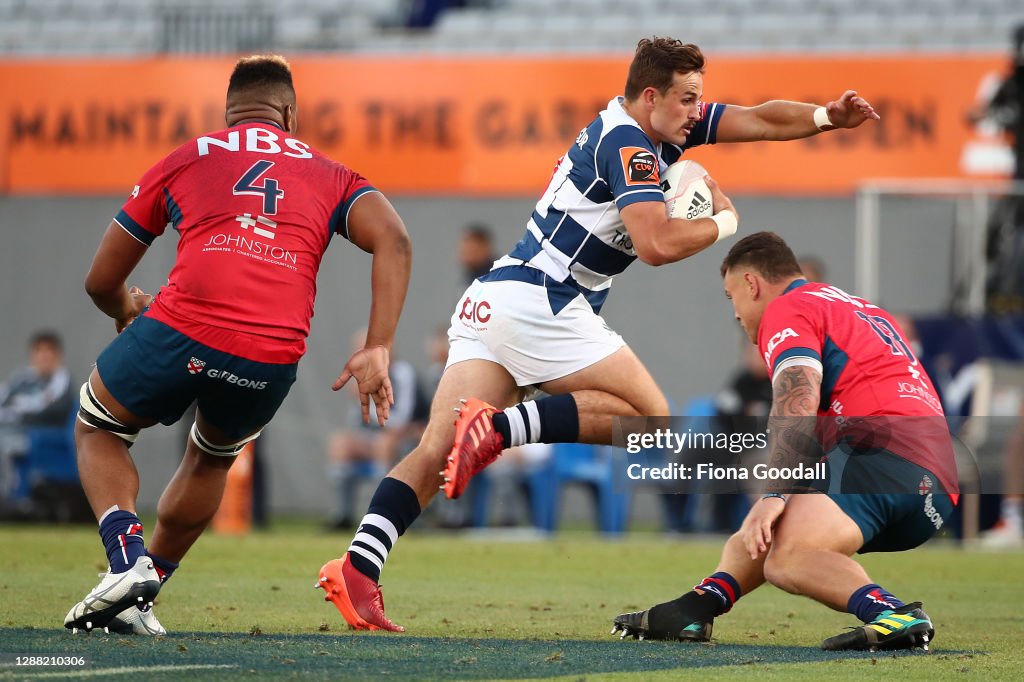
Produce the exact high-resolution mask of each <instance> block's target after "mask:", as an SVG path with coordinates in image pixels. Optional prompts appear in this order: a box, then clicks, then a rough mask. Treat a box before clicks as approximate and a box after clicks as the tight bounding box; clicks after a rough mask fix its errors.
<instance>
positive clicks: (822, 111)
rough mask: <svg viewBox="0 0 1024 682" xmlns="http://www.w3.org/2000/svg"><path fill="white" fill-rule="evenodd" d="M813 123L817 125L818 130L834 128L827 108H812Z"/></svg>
mask: <svg viewBox="0 0 1024 682" xmlns="http://www.w3.org/2000/svg"><path fill="white" fill-rule="evenodd" d="M814 125H816V126H818V130H832V129H833V128H835V125H834V124H833V123H832V119H830V118H829V117H828V109H826V108H825V107H818V108H817V109H815V110H814Z"/></svg>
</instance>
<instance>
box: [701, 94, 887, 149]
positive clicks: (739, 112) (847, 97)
mask: <svg viewBox="0 0 1024 682" xmlns="http://www.w3.org/2000/svg"><path fill="white" fill-rule="evenodd" d="M818 109H822V110H823V111H822V112H818V111H817V110H818ZM826 116H827V118H826ZM879 118H880V117H879V116H878V114H877V113H875V110H874V108H873V107H872V106H871V104H870V103H869V102H868V101H867V100H866V99H864V98H863V97H861V96H859V95H858V94H857V91H856V90H847V91H846V92H844V93H843V94H842V96H841V97H840V98H839V99H837V100H834V101H832V102H829V103H828V104H826V105H825V106H824V107H819V106H818V105H817V104H804V103H802V102H788V101H785V100H771V101H769V102H765V103H764V104H759V105H757V106H754V107H741V106H736V105H729V106H728V107H726V109H725V112H724V113H723V114H722V119H721V120H720V121H719V123H718V132H717V140H718V142H754V141H757V140H796V139H800V138H803V137H810V136H812V135H817V134H818V133H820V132H824V131H826V130H832V129H834V128H856V127H857V126H859V125H860V124H861V123H863V122H864V121H867V120H869V119H870V120H874V121H877V120H879Z"/></svg>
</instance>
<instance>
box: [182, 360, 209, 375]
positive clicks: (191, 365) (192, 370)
mask: <svg viewBox="0 0 1024 682" xmlns="http://www.w3.org/2000/svg"><path fill="white" fill-rule="evenodd" d="M203 367H206V363H205V362H203V361H202V360H200V359H199V358H197V357H191V358H189V359H188V364H187V365H185V369H187V370H188V373H189V374H199V373H200V372H202V371H203Z"/></svg>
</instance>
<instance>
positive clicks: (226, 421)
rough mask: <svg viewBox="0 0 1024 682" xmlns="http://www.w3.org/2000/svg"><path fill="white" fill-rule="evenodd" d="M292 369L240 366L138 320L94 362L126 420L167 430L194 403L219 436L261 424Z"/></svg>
mask: <svg viewBox="0 0 1024 682" xmlns="http://www.w3.org/2000/svg"><path fill="white" fill-rule="evenodd" d="M297 367H298V363H291V364H287V365H274V364H268V363H263V362H254V361H252V360H246V359H245V358H240V357H238V356H236V355H231V354H230V353H224V352H221V351H218V350H214V349H212V348H210V347H209V346H205V345H203V344H201V343H199V342H198V341H194V340H193V339H191V338H189V337H187V336H185V335H184V334H182V333H180V332H178V331H176V330H174V329H172V328H171V327H169V326H167V325H166V324H164V323H163V322H158V321H157V320H154V319H152V318H149V317H146V316H140V317H137V318H136V319H135V321H134V322H133V323H132V324H130V325H129V326H128V327H127V328H126V329H125V330H124V331H123V332H121V333H120V334H119V335H118V336H117V338H115V339H114V340H113V341H112V342H111V343H110V345H108V346H107V347H106V348H105V349H104V350H103V352H102V353H100V356H99V358H98V359H97V360H96V369H97V371H98V372H99V375H100V378H101V379H102V380H103V384H104V385H105V386H106V387H107V390H109V391H110V394H111V395H113V396H114V398H115V399H116V400H117V401H118V402H119V403H121V404H122V405H124V406H125V408H127V409H128V411H130V412H131V413H132V414H134V415H136V416H138V417H143V418H148V419H155V420H157V421H159V422H160V423H162V424H166V425H170V424H174V423H175V422H177V421H178V420H179V419H181V415H182V414H184V412H185V410H187V409H188V407H189V406H190V405H191V404H192V403H193V402H196V403H197V405H198V408H199V411H200V412H201V413H202V415H203V418H204V419H205V420H206V421H207V422H209V423H210V424H212V425H213V426H214V427H216V428H218V429H220V430H221V431H222V432H223V433H224V435H225V437H227V438H231V439H235V438H237V439H242V438H245V437H246V436H248V435H250V434H252V433H255V432H256V431H259V430H260V429H261V428H263V427H264V426H266V425H267V424H268V423H269V422H270V420H271V419H273V417H274V414H275V413H276V412H277V410H278V408H279V407H280V406H281V403H282V402H284V399H285V396H287V395H288V391H289V390H290V389H291V386H292V384H293V383H295V372H296V368H297Z"/></svg>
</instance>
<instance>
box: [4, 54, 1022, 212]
mask: <svg viewBox="0 0 1024 682" xmlns="http://www.w3.org/2000/svg"><path fill="white" fill-rule="evenodd" d="M629 59H630V55H620V56H610V57H608V56H605V57H593V58H590V57H564V58H562V57H514V58H502V57H497V56H487V57H480V56H473V57H443V58H440V57H438V58H433V57H432V58H410V57H394V58H388V57H373V58H359V57H334V56H331V57H300V58H296V59H294V60H292V66H293V69H294V74H295V82H296V89H297V90H298V93H299V117H298V121H299V129H298V136H299V137H300V138H302V139H303V140H304V141H306V142H308V143H309V144H311V145H313V146H314V147H315V148H317V149H319V150H320V151H322V152H324V153H326V154H327V155H329V156H331V157H333V158H335V159H337V160H339V161H341V162H343V163H345V164H346V165H348V166H350V167H352V168H354V169H356V170H358V171H359V172H361V173H362V174H364V175H365V176H366V177H367V178H369V179H370V181H371V182H372V183H373V184H375V185H376V186H378V187H379V188H380V189H382V190H384V191H385V192H390V193H394V194H460V195H536V194H538V193H540V192H541V191H542V190H543V188H544V185H545V183H546V182H547V180H548V178H549V177H550V174H551V170H552V168H553V167H554V165H555V163H556V162H557V160H558V158H559V157H560V156H561V155H562V154H563V153H564V152H565V151H566V149H567V148H568V146H569V145H570V144H571V143H572V141H573V140H574V139H575V138H576V135H577V133H578V132H579V130H580V129H581V128H582V127H583V126H585V125H586V124H587V123H589V122H590V121H591V120H592V119H593V117H594V116H595V115H596V114H597V112H598V111H600V110H601V109H603V108H604V107H605V105H606V103H607V102H608V100H609V99H611V98H612V97H613V96H615V95H617V94H620V93H621V91H622V87H623V83H624V80H625V76H626V69H627V67H628V64H629ZM1005 60H1006V58H1005V56H1004V55H996V54H993V55H970V56H964V55H948V56H942V55H938V56H936V55H929V56H875V57H870V58H857V57H852V56H851V57H824V56H801V57H782V56H764V57H760V56H759V57H752V56H751V57H746V56H745V57H726V56H721V57H716V56H713V55H712V56H711V57H710V59H709V62H708V68H707V72H706V76H705V84H704V95H705V99H706V100H707V101H716V102H727V103H733V104H739V105H744V106H750V105H754V104H758V103H760V102H763V101H765V100H769V99H792V100H798V101H804V102H817V103H824V102H826V101H828V100H831V99H835V98H837V97H838V96H839V95H840V94H841V93H842V92H843V90H845V89H847V88H853V89H856V90H858V92H860V93H861V94H862V95H863V96H865V97H866V98H867V99H868V100H869V101H871V102H872V104H873V105H874V106H875V108H876V110H877V111H878V112H879V113H880V114H881V116H882V120H881V121H880V122H877V123H868V124H865V125H863V126H862V127H861V128H859V129H856V130H852V131H838V132H833V133H828V134H825V135H821V136H817V137H814V138H810V139H807V140H800V141H796V142H766V143H756V144H732V145H716V146H713V147H700V148H698V149H694V150H692V151H691V152H689V153H688V158H693V159H696V160H698V161H700V162H701V163H702V164H704V165H705V166H706V167H707V168H708V169H709V171H710V172H711V173H712V174H713V175H714V176H715V177H716V179H718V181H719V182H720V183H721V184H722V186H723V187H724V188H725V189H726V190H727V191H729V192H747V193H750V192H755V193H756V192H765V193H778V192H782V193H788V194H813V193H831V194H835V193H847V192H850V191H852V190H853V188H854V187H855V186H856V184H857V183H858V182H859V181H860V180H862V179H865V178H885V177H892V178H896V177H899V178H908V177H915V178H937V177H957V176H966V175H967V171H966V170H965V158H966V155H967V154H968V150H969V148H971V145H972V144H989V143H991V142H993V141H992V140H988V141H984V140H982V141H980V142H979V140H978V136H979V135H981V133H980V132H978V131H975V130H974V129H973V128H972V127H971V126H970V125H968V124H967V122H966V113H967V111H968V110H969V109H970V108H971V107H972V106H973V104H974V101H975V98H976V97H977V93H978V91H979V88H980V87H981V84H982V82H983V81H984V80H985V79H986V78H993V77H997V76H999V75H1000V74H1002V73H1003V72H1004V70H1005ZM232 65H233V60H232V59H229V58H210V59H206V58H204V59H170V58H154V59H142V60H89V61H80V60H76V61H69V60H46V61H4V62H0V83H3V87H2V88H0V117H2V124H0V125H2V128H0V190H2V191H7V192H12V193H46V192H57V193H122V192H127V191H129V190H130V189H131V187H132V185H134V184H135V182H136V180H137V179H138V177H139V176H141V175H142V173H143V172H144V171H145V170H146V169H147V168H148V167H149V166H150V165H152V164H153V163H155V162H156V161H157V160H158V159H160V158H161V157H162V156H164V155H165V154H167V153H168V152H170V151H171V150H172V149H174V148H175V147H176V146H178V145H180V144H183V143H184V142H186V141H188V140H189V139H191V138H192V137H194V136H196V135H199V134H202V133H205V132H208V131H210V130H216V129H220V128H222V127H223V126H224V124H223V106H224V90H225V87H226V83H227V78H228V75H229V73H230V70H231V67H232ZM1001 143H1002V142H1001V141H998V140H997V141H995V144H1001ZM984 170H985V168H984V167H983V168H982V171H984Z"/></svg>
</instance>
